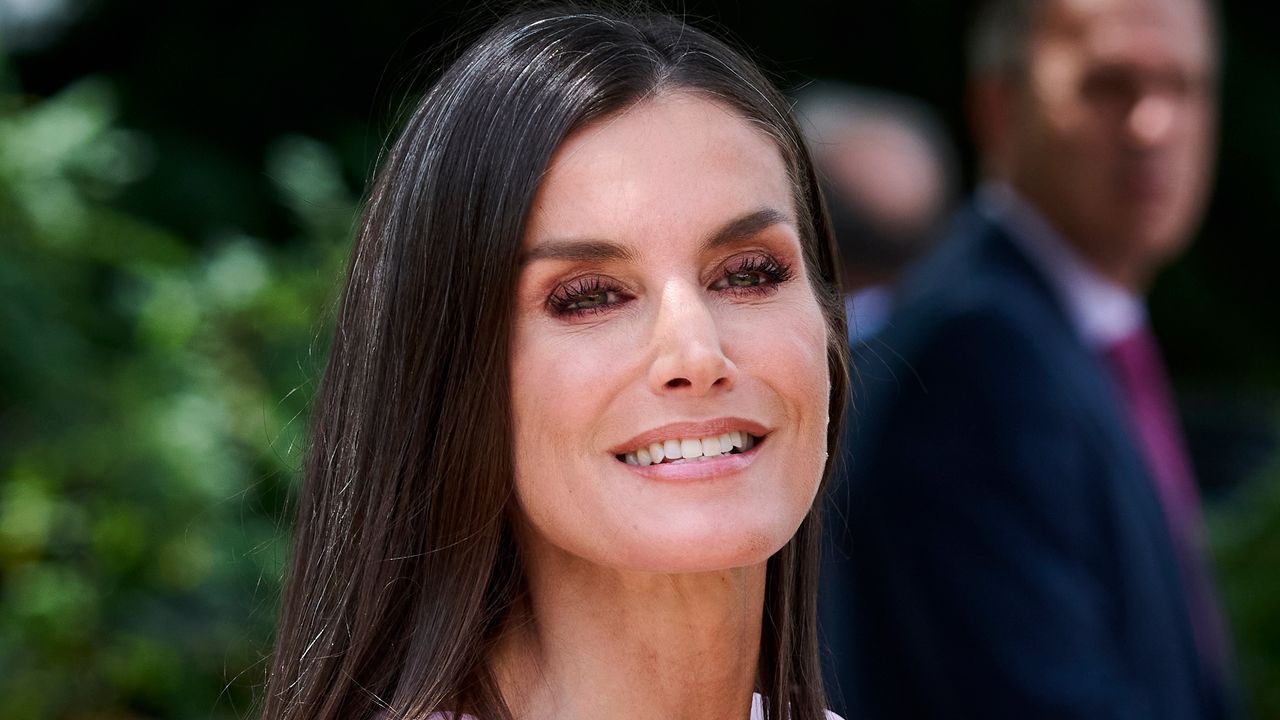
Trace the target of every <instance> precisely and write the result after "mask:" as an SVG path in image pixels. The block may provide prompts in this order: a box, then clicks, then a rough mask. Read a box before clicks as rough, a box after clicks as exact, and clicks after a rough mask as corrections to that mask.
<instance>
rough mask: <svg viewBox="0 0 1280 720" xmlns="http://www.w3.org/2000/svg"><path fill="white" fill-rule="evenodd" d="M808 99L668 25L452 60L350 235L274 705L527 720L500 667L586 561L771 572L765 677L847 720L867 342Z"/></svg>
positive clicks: (512, 21) (612, 573)
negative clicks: (829, 662)
mask: <svg viewBox="0 0 1280 720" xmlns="http://www.w3.org/2000/svg"><path fill="white" fill-rule="evenodd" d="M787 108H788V103H787V101H786V99H785V98H784V97H783V96H782V95H781V94H780V93H779V92H778V90H777V89H776V88H775V87H774V86H773V85H772V84H770V82H769V81H768V80H767V79H766V78H765V77H764V76H763V75H762V74H761V73H760V71H759V70H758V69H757V68H756V67H755V66H754V65H753V64H752V63H751V62H750V61H749V60H747V59H746V58H744V57H743V56H742V55H741V54H739V53H738V52H736V51H734V50H733V49H731V48H730V47H729V46H727V45H726V44H724V43H722V42H721V41H719V40H717V39H715V38H713V37H711V36H709V35H707V34H705V33H703V32H701V31H699V30H697V29H695V28H692V27H689V26H688V25H687V24H685V23H684V22H681V21H679V20H676V19H673V18H670V17H666V16H661V15H638V16H626V15H614V14H608V13H604V14H600V13H594V12H585V11H577V10H566V9H556V8H552V9H540V10H531V11H528V12H525V13H519V14H516V15H514V16H511V17H510V18H508V19H506V20H504V21H502V22H500V23H498V24H497V25H496V26H495V27H494V28H493V29H491V30H490V31H489V32H487V33H485V34H484V35H483V36H482V37H481V38H480V39H479V40H477V41H476V42H475V44H473V45H472V46H471V47H470V48H469V49H468V50H466V51H465V52H464V53H463V54H462V55H461V57H460V58H459V59H458V60H457V61H456V62H455V63H453V64H452V65H451V66H449V67H448V68H447V69H446V70H445V72H444V73H443V75H442V76H441V78H440V79H439V81H438V82H437V83H436V84H435V85H434V86H433V87H432V88H431V89H430V91H429V92H428V93H427V94H426V95H425V96H424V97H423V99H422V100H421V101H420V102H419V103H418V105H417V107H416V109H415V110H414V112H413V114H412V116H411V117H410V118H409V120H408V122H407V124H406V126H405V127H404V129H403V130H402V131H401V133H400V136H399V138H398V139H397V141H396V142H395V144H394V145H393V146H392V147H391V149H390V150H389V152H388V154H387V156H386V158H385V159H384V161H383V163H382V166H381V168H380V170H379V173H378V176H377V178H376V180H375V182H374V184H373V186H372V188H371V190H370V193H369V199H368V202H367V205H366V207H365V209H364V213H363V218H362V223H361V227H360V231H359V234H358V237H357V239H356V243H355V247H354V249H353V251H352V256H351V265H350V270H349V276H348V279H347V285H346V289H345V291H344V294H343V300H342V305H341V309H340V311H339V314H338V317H337V328H336V332H335V334H334V339H333V345H332V349H331V351H330V357H329V361H328V364H327V366H326V369H325V374H324V378H323V381H322V383H321V385H320V388H319V391H318V394H317V397H316V400H315V405H314V409H313V414H312V428H311V435H310V447H309V448H308V454H307V460H306V466H305V470H304V486H303V488H302V489H301V492H300V498H299V507H298V526H297V529H296V534H295V543H294V550H293V560H292V566H291V568H292V569H291V571H290V573H289V578H288V584H287V589H286V597H285V602H284V608H283V611H282V614H281V622H280V628H279V637H278V640H277V649H276V657H275V664H274V666H273V669H272V672H271V678H270V685H269V687H268V694H267V699H266V712H265V716H266V717H268V718H271V719H272V720H283V719H285V718H309V719H310V718H348V717H374V716H377V715H378V714H379V712H380V710H385V711H387V712H385V713H383V714H385V715H386V716H388V717H391V716H394V717H425V716H429V715H430V713H431V712H432V711H437V710H445V711H451V710H461V711H466V712H469V713H470V714H472V715H475V716H478V717H484V718H500V717H507V716H509V713H508V712H507V709H506V707H505V704H504V699H503V695H502V690H503V689H504V688H502V687H500V686H499V680H498V679H497V675H499V674H500V673H498V671H497V670H496V669H495V666H494V662H493V661H494V655H495V654H496V653H498V649H499V648H500V647H505V644H506V643H507V642H508V640H509V639H510V638H511V637H514V636H516V634H517V631H521V632H524V631H528V630H529V629H530V628H536V627H537V621H538V619H539V618H538V616H537V614H536V609H535V608H531V607H530V604H531V603H532V602H533V601H532V600H531V599H530V596H531V595H533V594H534V593H536V592H538V591H540V590H542V589H544V588H545V587H546V586H547V585H548V583H552V582H555V581H557V580H560V581H565V579H564V578H563V577H556V578H548V577H547V576H548V572H547V571H546V568H548V567H551V568H553V569H560V570H563V568H564V567H565V566H566V565H567V566H569V567H571V568H572V569H573V570H574V571H575V572H580V573H581V574H580V575H577V576H574V578H573V579H576V580H578V581H579V582H578V583H577V584H578V585H584V586H585V589H584V590H583V593H584V594H585V593H588V592H589V591H590V590H592V589H594V588H596V586H595V585H591V584H590V583H583V582H581V580H582V577H589V578H592V579H599V577H600V576H601V575H604V576H608V577H619V576H626V577H628V578H631V579H635V576H636V575H638V574H647V576H648V577H647V579H646V581H648V580H649V579H656V580H658V581H661V580H663V579H665V580H668V581H671V586H673V587H675V586H681V587H683V586H682V585H680V583H678V582H675V581H676V580H679V579H682V578H683V579H687V578H688V577H689V576H694V577H695V579H697V578H700V579H702V580H717V581H724V583H726V584H727V583H728V582H729V578H731V577H742V578H748V577H749V578H751V579H752V582H754V581H755V580H758V581H759V584H758V585H753V586H752V588H753V589H757V590H759V593H760V596H759V597H757V596H754V595H753V596H752V597H751V598H747V597H745V596H744V597H743V598H741V600H742V603H741V604H742V606H743V607H746V606H747V605H748V604H749V603H748V600H750V602H756V601H757V600H758V601H759V602H761V603H762V604H763V615H762V618H763V617H767V618H770V620H769V621H768V622H767V623H764V625H765V626H764V627H763V629H761V631H760V633H758V634H757V637H756V638H755V640H758V646H753V648H755V649H758V652H756V654H755V657H752V658H751V660H753V661H754V663H753V667H754V668H755V672H756V677H755V683H754V684H755V685H756V687H757V688H758V689H759V691H760V692H761V694H762V695H764V696H765V702H766V703H768V707H769V708H770V711H769V712H770V716H775V715H783V716H788V717H795V718H806V719H808V718H820V717H821V716H822V697H821V695H822V691H821V683H820V674H819V672H818V665H817V662H818V646H817V635H816V571H817V553H818V547H819V546H818V528H817V519H816V512H817V510H816V509H815V507H814V503H813V499H814V497H815V495H816V494H817V493H818V491H819V488H820V486H821V483H822V482H823V479H824V478H826V477H827V476H828V475H829V474H830V471H831V467H832V459H833V458H834V457H836V455H837V453H836V452H835V443H836V441H837V438H838V437H839V434H840V418H841V417H842V415H843V408H844V402H845V397H846V390H847V374H846V371H845V360H844V359H845V356H846V354H847V350H846V345H845V340H844V337H845V326H844V320H843V312H842V310H841V305H842V304H841V300H840V295H839V288H838V287H836V278H837V275H838V268H837V267H836V252H835V247H834V242H833V239H832V236H831V231H830V228H829V227H828V223H827V213H826V211H825V208H824V206H823V201H822V197H821V194H820V193H819V192H818V190H817V178H816V173H815V172H814V170H813V166H812V163H811V161H810V159H809V154H808V152H807V150H806V147H805V144H804V142H803V140H802V138H801V136H800V132H799V129H798V128H797V127H796V125H795V123H794V121H793V120H792V118H791V116H790V114H789V113H788V110H787ZM828 419H830V420H831V422H828ZM726 438H728V439H727V440H726ZM673 444H674V446H673ZM585 568H589V569H590V572H588V571H587V570H584V569H585ZM628 573H629V574H628ZM552 574H553V573H552ZM562 574H563V573H562ZM565 584H574V583H573V582H572V579H571V580H568V581H565ZM654 584H659V583H658V582H655V583H654ZM699 587H703V586H699ZM602 602H603V599H602ZM583 604H584V606H586V607H584V608H582V609H583V611H584V612H585V611H587V610H589V608H590V607H592V604H591V603H589V602H585V603H583ZM762 622H763V620H762ZM692 629H693V628H691V627H688V626H686V627H684V628H683V631H685V632H689V631H691V630H692ZM711 630H713V631H715V630H716V628H712V629H711ZM749 642H750V641H749ZM504 677H505V676H504ZM746 700H748V699H746V698H744V701H746Z"/></svg>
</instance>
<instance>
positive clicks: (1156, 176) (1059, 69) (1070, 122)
mask: <svg viewBox="0 0 1280 720" xmlns="http://www.w3.org/2000/svg"><path fill="white" fill-rule="evenodd" d="M1217 69H1218V49H1217V38H1216V35H1215V18H1214V16H1213V8H1212V7H1210V6H1209V4H1208V0H991V1H990V2H988V3H987V4H986V5H985V6H983V7H982V8H981V9H980V10H979V13H978V15H977V18H976V22H975V24H974V26H973V32H972V36H971V38H970V77H971V83H970V90H971V93H970V100H971V106H970V109H971V111H972V112H971V115H972V120H973V125H974V130H975V132H976V135H977V140H978V144H979V146H980V152H981V153H982V159H983V162H984V165H985V167H984V170H985V172H986V174H987V175H988V176H989V177H991V178H993V179H997V180H1003V181H1006V182H1008V183H1009V184H1010V185H1011V186H1012V187H1013V188H1014V189H1015V190H1017V191H1018V193H1019V194H1021V195H1022V196H1023V197H1024V198H1025V199H1027V200H1028V201H1029V202H1030V203H1031V204H1032V205H1034V206H1035V207H1036V208H1037V209H1038V210H1039V211H1040V212H1041V213H1042V214H1043V215H1044V216H1045V217H1046V219H1047V220H1048V221H1049V222H1050V223H1051V224H1053V225H1054V226H1055V227H1056V228H1057V229H1058V230H1059V231H1060V232H1061V233H1062V234H1063V236H1064V238H1065V239H1066V241H1067V242H1069V243H1070V244H1071V245H1072V246H1073V247H1075V248H1076V250H1077V251H1078V252H1080V253H1081V254H1082V255H1083V256H1084V257H1085V258H1086V260H1087V261H1089V262H1090V264H1092V265H1093V266H1094V267H1095V268H1096V269H1097V270H1099V271H1100V272H1101V273H1102V274H1103V275H1105V276H1107V277H1109V278H1111V279H1112V280H1113V281H1115V282H1117V283H1119V284H1121V285H1123V286H1125V287H1128V288H1131V289H1133V290H1142V289H1144V288H1145V287H1146V285H1147V284H1148V283H1149V281H1150V278H1151V275H1152V274H1153V273H1154V272H1155V270H1156V269H1158V268H1159V266H1160V265H1161V264H1163V263H1165V262H1166V261H1168V260H1170V259H1172V258H1173V257H1174V256H1176V255H1177V254H1178V253H1179V252H1180V251H1181V250H1182V249H1183V248H1184V246H1185V245H1186V243H1187V241H1188V240H1189V239H1190V236H1191V234H1192V232H1193V231H1194V228H1195V226H1196V224H1197V222H1198V220H1199V217H1200V215H1201V213H1202V210H1203V205H1204V202H1205V198H1206V194H1207V189H1208V186H1209V183H1210V177H1211V174H1212V166H1213V156H1214V144H1215V134H1216V121H1217V110H1216V104H1217V102H1216V101H1217V97H1216V89H1217V88H1216V85H1217V80H1216V78H1217Z"/></svg>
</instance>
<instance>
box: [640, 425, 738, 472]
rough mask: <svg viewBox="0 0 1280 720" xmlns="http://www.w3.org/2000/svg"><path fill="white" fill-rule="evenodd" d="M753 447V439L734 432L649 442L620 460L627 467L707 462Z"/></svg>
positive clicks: (736, 431)
mask: <svg viewBox="0 0 1280 720" xmlns="http://www.w3.org/2000/svg"><path fill="white" fill-rule="evenodd" d="M755 444H756V441H755V438H753V437H752V436H751V435H750V434H749V433H745V432H742V431H741V430H733V431H730V432H727V433H723V434H721V435H713V436H711V437H705V438H683V439H680V440H664V441H663V442H656V443H651V444H649V445H646V446H645V447H642V448H638V449H636V450H633V451H631V452H629V453H625V454H623V455H621V456H619V457H620V458H621V459H622V460H623V462H625V463H627V464H628V465H639V466H645V465H657V464H658V463H661V462H668V463H671V462H687V461H697V460H708V459H711V458H716V457H720V456H721V455H725V454H728V453H730V452H732V451H733V449H734V448H739V449H740V450H741V451H742V452H746V451H747V450H750V449H751V448H753V447H755Z"/></svg>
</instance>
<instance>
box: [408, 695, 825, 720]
mask: <svg viewBox="0 0 1280 720" xmlns="http://www.w3.org/2000/svg"><path fill="white" fill-rule="evenodd" d="M826 712H827V720H844V718H842V717H840V716H839V715H837V714H835V713H833V712H831V711H830V710H827V711H826ZM763 719H764V702H763V701H762V700H761V698H760V693H755V694H754V695H752V696H751V720H763ZM427 720H476V718H474V717H472V716H470V715H465V714H463V713H441V712H438V713H431V714H430V715H428V716H427Z"/></svg>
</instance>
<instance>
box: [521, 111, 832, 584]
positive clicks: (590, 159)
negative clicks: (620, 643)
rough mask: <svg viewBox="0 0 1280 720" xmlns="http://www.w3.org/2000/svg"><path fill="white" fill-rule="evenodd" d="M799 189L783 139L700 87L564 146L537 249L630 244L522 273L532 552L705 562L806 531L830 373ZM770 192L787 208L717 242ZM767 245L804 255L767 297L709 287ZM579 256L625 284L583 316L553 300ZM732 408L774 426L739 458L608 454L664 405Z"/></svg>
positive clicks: (541, 202) (605, 564) (742, 556)
mask: <svg viewBox="0 0 1280 720" xmlns="http://www.w3.org/2000/svg"><path fill="white" fill-rule="evenodd" d="M793 203H794V201H793V199H792V189H791V186H790V182H789V180H788V178H787V173H786V169H785V166H784V164H783V160H782V157H781V155H780V153H779V152H778V150H777V148H776V146H775V145H774V143H773V141H772V140H771V139H770V138H769V137H768V136H766V135H765V134H763V133H762V132H760V131H759V130H757V129H755V128H754V127H753V126H752V125H750V124H749V123H747V122H746V121H744V120H742V119H741V118H739V117H738V116H737V115H735V114H734V113H733V112H732V111H731V110H729V109H728V108H726V107H724V106H722V105H719V104H717V103H715V102H713V101H711V100H708V99H704V98H703V97H700V96H697V95H692V94H687V93H674V94H667V95H663V96H659V97H657V98H653V99H649V100H646V101H645V102H643V103H642V104H640V105H639V106H636V107H633V108H631V109H629V110H627V111H625V112H624V113H621V114H619V115H616V116H612V117H609V118H605V119H603V120H601V121H599V122H596V123H594V124H593V125H590V126H588V127H586V128H584V129H582V130H580V131H578V132H577V133H576V134H574V135H573V136H571V137H570V138H569V139H568V140H567V141H566V142H565V143H564V145H563V146H562V147H561V148H560V149H559V151H558V152H557V153H556V155H555V157H554V159H553V161H552V164H551V167H550V170H549V172H548V173H547V175H546V177H545V178H544V180H543V184H542V187H541V188H540V191H539V194H538V196H537V199H536V201H535V203H534V206H533V209H532V211H531V213H530V224H529V228H528V231H527V235H526V237H525V239H524V246H525V250H526V251H528V250H529V249H530V248H533V247H535V246H537V245H538V244H539V243H543V242H547V241H549V240H555V239H559V238H589V239H596V240H603V241H606V242H609V243H614V244H617V245H620V246H622V247H624V248H626V249H627V254H628V257H627V258H625V259H614V260H608V261H591V262H586V263H583V262H577V261H566V260H562V259H542V260H537V261H534V262H531V263H529V264H528V265H527V266H525V267H524V268H523V270H522V272H521V277H520V281H519V287H518V292H517V299H516V303H517V308H516V315H515V318H516V319H515V332H514V339H513V364H512V369H511V373H512V387H513V407H514V423H515V463H516V489H517V494H518V498H519V507H520V510H521V512H522V514H523V518H524V521H525V522H524V524H525V528H524V532H523V535H522V538H521V541H522V543H524V544H525V546H526V550H527V551H529V552H530V553H531V554H533V555H537V554H539V553H553V554H557V555H566V556H571V557H573V558H575V559H577V560H580V561H582V562H585V563H587V564H591V565H597V566H600V567H601V568H609V569H613V570H622V571H642V572H656V573H681V572H698V571H708V570H721V569H725V568H734V567H745V566H751V565H759V564H762V563H763V562H764V561H765V560H767V558H768V557H769V556H770V555H771V554H772V553H774V552H776V551H777V550H778V549H779V548H781V547H782V545H783V544H785V543H786V541H787V540H789V539H790V537H791V536H792V535H793V534H794V533H795V530H796V528H797V527H798V526H799V524H800V522H801V521H802V520H803V518H804V516H805V514H806V513H807V512H808V510H809V507H810V505H811V504H812V502H813V499H814V495H815V493H816V490H817V485H818V482H819V479H820V477H821V474H822V470H823V466H824V463H825V452H826V426H827V420H828V418H827V407H828V398H829V394H830V380H829V378H828V375H827V359H826V329H825V324H824V321H823V317H822V313H821V311H820V308H819V306H818V303H817V299H816V298H815V296H814V293H813V290H812V288H811V287H810V286H809V284H808V280H807V274H806V272H805V270H804V267H803V260H802V252H801V246H800V239H799V235H798V231H797V229H796V222H795V208H794V204H793ZM764 207H768V208H774V209H777V210H781V211H783V212H784V213H785V215H786V220H785V222H779V223H775V224H772V225H770V226H768V227H766V228H764V229H763V230H761V231H759V232H758V233H755V234H754V235H752V236H751V237H749V238H746V239H743V240H742V241H740V242H735V243H732V244H730V245H728V246H726V247H722V248H717V249H714V250H710V251H708V250H707V249H706V248H705V247H704V239H705V238H706V237H708V236H709V235H710V234H712V233H714V232H715V231H716V230H717V229H718V228H719V227H721V226H722V225H723V224H724V223H726V222H727V221H730V220H732V219H734V218H735V217H738V216H740V215H742V214H743V213H748V212H751V211H754V210H757V209H759V208H764ZM763 255H768V256H770V257H776V258H778V259H779V260H782V261H784V262H787V263H790V266H791V268H792V273H791V275H792V277H791V279H789V280H787V281H785V282H781V283H778V284H777V285H776V287H775V288H773V290H772V291H771V292H769V293H762V294H758V295H745V294H735V293H733V292H727V291H725V290H724V289H722V288H718V287H713V285H714V284H715V283H716V282H717V281H719V280H721V279H722V278H723V277H724V276H725V272H724V267H725V263H726V262H731V261H733V259H734V258H738V257H744V256H748V257H752V258H755V257H759V256H763ZM584 273H585V274H588V275H590V276H592V277H604V278H606V279H607V280H608V282H610V283H611V284H612V285H611V286H612V287H618V288H621V289H622V290H623V291H624V292H623V293H620V294H619V297H622V296H623V295H625V301H622V302H618V303H616V304H610V305H609V306H608V307H607V308H606V309H605V310H604V311H602V312H599V313H595V314H591V315H588V316H585V317H574V318H569V319H566V318H565V317H561V316H557V315H555V314H554V313H552V312H550V311H549V310H548V307H547V298H548V295H549V293H551V292H553V291H554V290H555V289H556V288H557V287H559V286H561V285H562V284H563V283H564V282H565V281H566V280H570V279H573V278H575V277H579V276H582V275H583V274H584ZM611 297H612V296H611ZM719 417H742V418H748V419H750V420H753V421H756V422H759V423H761V424H763V425H764V426H766V427H767V428H769V430H770V433H769V435H768V438H767V440H766V442H765V443H764V445H762V446H761V448H760V451H759V455H758V457H757V458H756V459H755V461H754V462H753V463H751V465H750V466H749V467H748V468H746V469H745V470H744V471H743V472H741V473H739V474H736V475H734V476H730V477H724V478H717V479H714V480H708V481H698V482H686V483H670V482H655V481H653V480H652V479H646V478H644V477H641V476H640V475H638V474H636V473H635V472H633V471H631V470H630V469H629V468H628V467H627V466H625V465H623V464H622V463H620V462H618V461H617V460H616V458H615V457H614V455H613V454H612V453H611V452H610V449H611V448H615V447H616V446H617V445H618V444H619V443H623V442H625V441H627V440H628V439H630V438H632V437H634V436H636V435H638V434H639V433H641V432H644V431H647V430H650V429H653V428H657V427H659V426H662V425H665V424H667V423H671V422H678V421H702V420H707V419H712V418H719Z"/></svg>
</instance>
